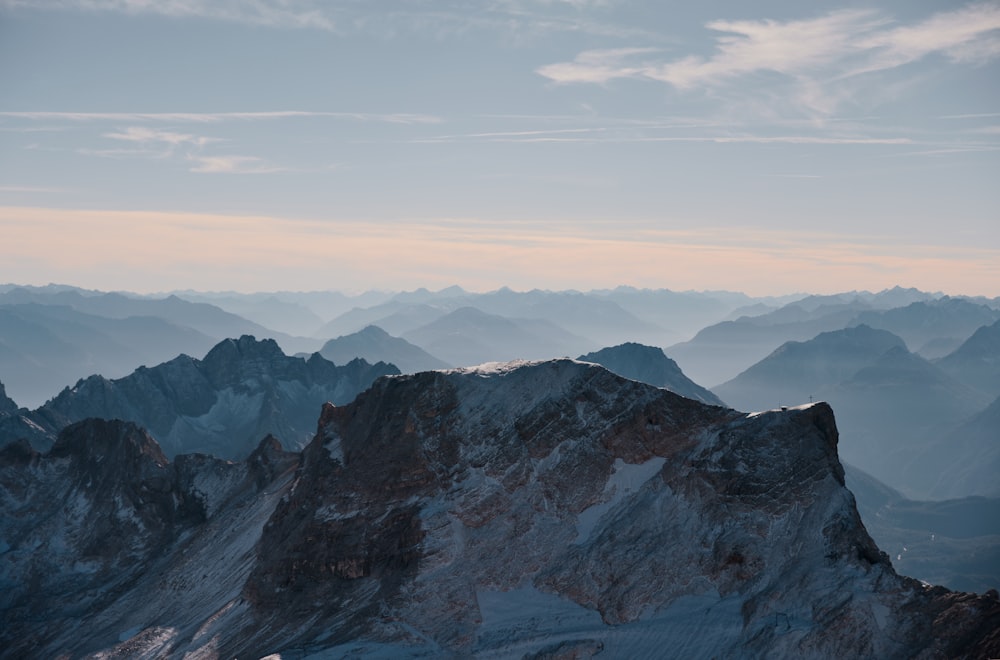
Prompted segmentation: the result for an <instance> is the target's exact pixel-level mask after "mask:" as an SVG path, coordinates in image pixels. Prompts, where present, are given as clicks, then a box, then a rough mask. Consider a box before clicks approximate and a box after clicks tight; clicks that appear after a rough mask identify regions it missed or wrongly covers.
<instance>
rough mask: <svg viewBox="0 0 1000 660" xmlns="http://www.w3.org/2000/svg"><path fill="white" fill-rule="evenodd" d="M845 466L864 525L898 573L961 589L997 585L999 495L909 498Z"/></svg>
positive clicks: (999, 572)
mask: <svg viewBox="0 0 1000 660" xmlns="http://www.w3.org/2000/svg"><path fill="white" fill-rule="evenodd" d="M845 468H846V482H847V487H848V488H850V489H851V492H852V493H854V497H855V498H857V503H858V512H859V513H860V514H861V519H862V520H863V521H864V523H865V529H867V530H868V533H869V534H871V535H872V538H873V539H875V542H876V543H877V544H878V546H879V548H881V549H883V550H885V551H886V552H888V553H889V556H890V558H891V559H892V562H893V565H894V567H895V568H896V570H897V571H899V572H900V573H903V574H905V575H910V576H913V577H916V578H919V579H920V580H923V581H924V582H928V583H930V584H941V585H944V586H947V587H948V588H950V589H957V590H959V591H977V592H984V591H987V590H989V589H996V588H998V587H1000V498H997V497H961V498H956V499H948V500H939V501H920V500H911V499H909V498H907V497H904V496H903V495H902V494H901V493H899V492H898V491H896V490H894V489H892V488H889V487H888V486H886V485H885V484H883V483H881V482H879V481H878V480H877V479H875V478H874V477H872V476H871V475H869V474H866V473H865V472H863V471H862V470H858V469H857V468H854V467H850V466H846V465H845Z"/></svg>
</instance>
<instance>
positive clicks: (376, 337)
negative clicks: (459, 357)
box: [319, 325, 452, 373]
mask: <svg viewBox="0 0 1000 660" xmlns="http://www.w3.org/2000/svg"><path fill="white" fill-rule="evenodd" d="M319 354H320V355H322V356H323V357H325V358H326V359H328V360H330V361H332V362H334V363H336V364H344V363H346V362H349V361H351V360H353V359H355V358H361V359H363V360H367V361H368V362H373V363H374V362H385V363H387V364H394V365H396V366H397V367H399V370H400V371H402V372H403V373H416V372H418V371H433V370H435V369H447V368H448V367H450V366H452V365H449V364H447V363H445V362H444V361H443V360H439V359H438V358H436V357H434V356H433V355H431V354H430V353H428V352H427V351H425V350H424V349H422V348H420V347H419V346H415V345H414V344H411V343H410V342H408V341H406V340H405V339H401V338H399V337H393V336H391V335H390V334H389V333H387V332H386V331H385V330H383V329H382V328H380V327H378V326H374V325H369V326H367V327H366V328H364V329H363V330H359V331H358V332H355V333H354V334H350V335H344V336H342V337H337V338H336V339H331V340H330V341H328V342H326V343H325V344H324V345H323V348H321V349H320V350H319Z"/></svg>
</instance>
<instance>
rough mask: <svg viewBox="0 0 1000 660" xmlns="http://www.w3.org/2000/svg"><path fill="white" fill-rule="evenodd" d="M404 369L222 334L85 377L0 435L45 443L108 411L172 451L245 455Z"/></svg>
mask: <svg viewBox="0 0 1000 660" xmlns="http://www.w3.org/2000/svg"><path fill="white" fill-rule="evenodd" d="M398 373H399V370H398V369H396V367H394V366H392V365H388V364H385V363H381V362H380V363H378V364H375V365H370V364H368V363H367V362H365V361H364V360H353V361H351V362H349V363H348V364H346V365H344V366H339V367H338V366H336V365H334V364H333V363H332V362H330V361H328V360H327V359H325V358H323V357H322V356H320V355H318V354H313V355H312V356H311V357H309V358H308V359H301V358H295V357H289V356H286V355H285V354H284V353H283V352H282V351H281V349H280V348H279V347H278V345H277V343H275V342H274V340H272V339H265V340H261V341H258V340H256V339H255V338H254V337H252V336H248V335H244V336H242V337H240V338H239V339H227V340H224V341H222V342H220V343H219V344H217V345H216V346H215V347H214V348H212V350H210V351H209V352H208V354H207V355H205V357H204V359H202V360H196V359H194V358H191V357H188V356H187V355H181V356H179V357H177V358H174V359H173V360H170V361H168V362H164V363H162V364H159V365H157V366H155V367H140V368H139V369H137V370H136V371H135V372H133V373H132V374H130V375H128V376H125V377H123V378H119V379H115V380H109V379H107V378H104V377H102V376H91V377H89V378H87V379H84V380H81V381H79V382H78V383H77V384H76V385H75V386H73V387H72V388H69V387H68V388H66V389H64V390H63V391H62V392H61V393H59V395H57V396H56V397H55V398H53V399H51V400H50V401H48V402H47V403H45V404H44V405H43V406H41V407H40V408H38V409H37V410H35V411H33V412H31V413H27V414H25V415H21V416H18V417H15V418H12V419H10V420H8V423H7V424H6V425H4V424H0V432H4V433H6V434H7V437H0V444H6V443H9V442H11V441H13V440H15V439H17V437H21V436H22V435H23V436H27V437H28V439H29V440H30V441H31V442H32V444H33V445H35V446H36V447H37V448H39V449H45V448H47V447H48V446H50V445H51V442H53V441H54V439H55V437H56V435H57V434H58V432H59V430H60V429H62V428H64V427H66V426H68V425H69V424H72V423H74V422H77V421H80V420H83V419H87V418H102V419H123V420H126V421H131V422H135V423H137V424H140V425H142V426H143V427H144V428H146V429H148V430H149V431H150V432H151V433H152V434H153V435H154V437H156V438H157V440H158V442H159V443H160V445H161V446H162V448H163V450H164V451H165V452H166V453H167V454H168V455H169V456H173V455H175V454H178V453H191V452H202V453H210V454H213V455H215V456H218V457H220V458H228V459H239V458H243V457H245V456H246V455H247V454H248V453H249V452H250V450H252V449H253V448H254V447H255V446H256V445H257V443H258V442H260V440H261V438H263V437H264V436H266V435H273V436H276V437H278V438H279V439H280V440H281V441H282V442H283V443H285V445H286V446H287V447H289V448H292V449H296V448H300V447H302V446H303V445H304V444H305V443H306V442H308V441H309V440H310V439H311V438H312V436H313V434H314V433H315V430H316V429H315V418H316V415H317V411H318V410H319V409H320V407H321V406H322V405H323V404H324V403H326V402H328V401H329V402H333V403H335V404H344V403H347V402H349V401H351V400H352V399H353V398H354V397H355V396H357V394H358V393H359V392H361V391H362V390H364V389H366V388H367V387H368V386H369V385H371V383H372V382H373V381H374V380H375V379H376V378H378V377H379V376H383V375H390V374H398ZM18 420H22V423H21V424H19V425H16V426H14V424H15V422H17V421H18ZM12 426H13V428H11V427H12Z"/></svg>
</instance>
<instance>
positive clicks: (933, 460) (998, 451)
mask: <svg viewBox="0 0 1000 660" xmlns="http://www.w3.org/2000/svg"><path fill="white" fill-rule="evenodd" d="M904 475H905V477H906V480H907V481H909V482H918V483H925V484H927V496H928V497H932V498H934V499H943V498H949V497H963V496H966V495H985V496H989V497H1000V479H998V478H997V475H1000V397H998V398H997V399H996V400H994V401H993V403H991V404H990V405H989V406H988V407H987V408H986V409H985V410H983V411H982V412H979V413H977V414H975V415H974V416H973V417H972V418H971V419H969V420H968V421H966V422H965V423H963V424H962V425H961V426H959V427H958V428H956V429H955V430H953V431H951V432H950V433H944V434H942V437H940V438H934V439H932V440H931V441H929V442H928V443H927V444H926V445H925V447H924V448H922V450H921V451H919V452H917V453H916V455H914V456H913V457H912V458H911V459H910V460H909V461H908V462H907V463H906V466H905V469H904Z"/></svg>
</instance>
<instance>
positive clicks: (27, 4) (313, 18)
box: [0, 0, 335, 30]
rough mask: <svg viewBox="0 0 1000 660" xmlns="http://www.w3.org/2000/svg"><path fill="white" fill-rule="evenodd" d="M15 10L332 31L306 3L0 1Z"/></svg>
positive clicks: (323, 14)
mask: <svg viewBox="0 0 1000 660" xmlns="http://www.w3.org/2000/svg"><path fill="white" fill-rule="evenodd" d="M0 7H3V8H8V9H9V8H17V9H47V10H66V9H70V10H77V11H114V12H122V13H127V14H159V15H162V16H169V17H171V18H208V19H214V20H223V21H234V22H238V23H248V24H251V25H262V26H268V27H278V28H312V29H319V30H333V29H334V27H335V25H334V21H333V20H332V18H331V17H330V15H329V13H328V12H327V11H325V10H324V7H323V5H322V4H320V3H317V2H310V1H308V0H253V1H252V2H246V1H243V0H0Z"/></svg>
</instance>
